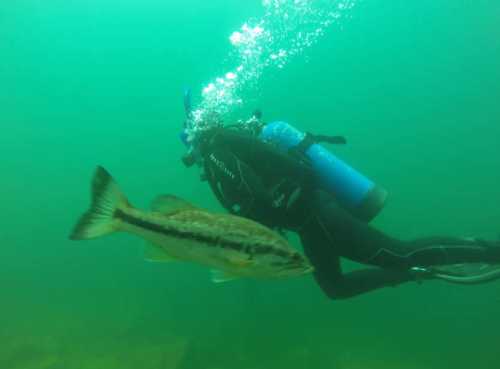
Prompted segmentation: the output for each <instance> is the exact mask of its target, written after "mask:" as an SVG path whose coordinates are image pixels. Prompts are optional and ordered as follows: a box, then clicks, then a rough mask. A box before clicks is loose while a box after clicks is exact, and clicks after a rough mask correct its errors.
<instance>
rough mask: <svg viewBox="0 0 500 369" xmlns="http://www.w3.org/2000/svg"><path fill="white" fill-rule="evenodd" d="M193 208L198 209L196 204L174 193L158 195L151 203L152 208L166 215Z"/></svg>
mask: <svg viewBox="0 0 500 369" xmlns="http://www.w3.org/2000/svg"><path fill="white" fill-rule="evenodd" d="M193 209H196V207H195V206H194V205H192V204H190V203H189V202H187V201H186V200H183V199H181V198H179V197H177V196H174V195H160V196H157V197H156V198H155V199H154V200H153V202H152V203H151V210H153V211H156V212H158V213H162V214H166V215H168V214H174V213H177V212H179V211H184V210H193Z"/></svg>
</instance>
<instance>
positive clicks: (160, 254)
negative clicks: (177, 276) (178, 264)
mask: <svg viewBox="0 0 500 369" xmlns="http://www.w3.org/2000/svg"><path fill="white" fill-rule="evenodd" d="M144 259H145V260H147V261H151V262H156V263H169V262H172V261H176V259H175V258H173V257H172V256H170V255H169V254H167V253H166V252H165V251H163V250H162V249H161V248H160V247H158V246H156V245H154V244H152V243H149V242H148V243H147V244H146V247H145V249H144Z"/></svg>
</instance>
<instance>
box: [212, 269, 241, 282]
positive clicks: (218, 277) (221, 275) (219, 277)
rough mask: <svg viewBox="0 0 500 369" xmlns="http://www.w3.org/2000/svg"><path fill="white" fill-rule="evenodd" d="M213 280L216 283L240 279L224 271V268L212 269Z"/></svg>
mask: <svg viewBox="0 0 500 369" xmlns="http://www.w3.org/2000/svg"><path fill="white" fill-rule="evenodd" d="M211 273H212V282H214V283H224V282H229V281H233V280H235V279H238V277H237V276H234V275H231V274H228V273H226V272H223V271H222V270H218V269H212V270H211Z"/></svg>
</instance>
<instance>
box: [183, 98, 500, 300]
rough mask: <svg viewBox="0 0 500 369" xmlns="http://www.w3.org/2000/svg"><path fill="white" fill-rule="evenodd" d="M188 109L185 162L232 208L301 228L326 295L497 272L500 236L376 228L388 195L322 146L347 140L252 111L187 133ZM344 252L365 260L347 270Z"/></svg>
mask: <svg viewBox="0 0 500 369" xmlns="http://www.w3.org/2000/svg"><path fill="white" fill-rule="evenodd" d="M185 108H186V114H187V116H188V119H187V121H186V123H185V130H184V132H183V133H182V134H181V138H182V139H183V141H184V142H185V143H186V144H187V146H188V148H189V151H188V153H187V154H186V155H185V156H184V157H183V162H184V164H185V165H186V166H188V167H190V166H192V165H194V164H198V165H199V166H200V167H202V179H203V180H206V181H207V182H208V183H209V185H210V187H211V189H212V191H213V193H214V194H215V196H216V198H217V199H218V201H219V202H220V203H221V205H222V206H224V208H226V209H227V210H228V211H229V212H230V213H232V214H235V215H239V216H243V217H247V218H250V219H253V220H255V221H257V222H259V223H261V224H264V225H266V226H268V227H269V228H272V229H275V230H277V231H292V232H295V233H297V234H298V235H299V237H300V240H301V243H302V247H303V249H304V253H305V254H306V256H307V257H308V258H309V260H310V262H311V263H312V265H313V266H314V278H315V280H316V282H317V284H318V285H319V286H320V288H321V289H322V290H323V292H324V293H325V294H326V295H327V296H328V297H330V298H331V299H346V298H350V297H353V296H356V295H360V294H363V293H366V292H370V291H374V290H377V289H380V288H383V287H388V286H397V285H399V284H402V283H405V282H409V281H417V282H418V281H421V280H424V279H438V278H439V279H444V280H446V281H449V282H455V283H464V284H473V283H482V282H486V281H490V280H494V279H497V278H500V268H499V267H498V265H495V264H500V242H497V241H487V240H480V239H464V238H453V237H430V238H422V239H416V240H411V241H404V240H399V239H396V238H393V237H391V236H389V235H387V234H384V233H383V232H381V231H380V230H377V229H375V228H374V227H372V226H371V225H370V224H369V221H370V220H371V219H373V218H374V217H375V216H376V215H377V213H378V212H379V211H380V210H381V209H382V207H383V205H384V201H385V198H386V195H387V193H386V191H385V190H384V189H382V188H381V187H379V186H377V185H375V184H374V183H373V182H372V181H371V180H369V179H368V178H366V177H365V176H363V175H362V174H361V173H359V172H357V171H356V170H354V169H353V168H351V167H350V166H349V165H347V164H346V163H344V162H343V161H341V160H340V159H338V158H336V157H335V156H334V155H333V154H332V153H331V152H330V151H328V150H327V149H325V148H324V147H323V146H322V145H320V143H330V144H345V143H346V141H345V139H344V138H343V137H340V136H317V135H313V134H309V133H308V134H303V133H302V132H300V131H298V130H297V129H295V128H294V127H292V126H290V125H289V124H287V123H285V122H273V123H268V124H264V123H262V121H261V113H260V112H258V111H257V112H255V113H254V115H253V117H252V118H251V119H249V120H248V121H246V122H239V123H238V124H235V125H233V126H227V125H226V126H224V125H223V124H222V122H221V121H220V119H219V117H218V116H217V115H213V116H211V117H210V118H209V121H204V122H203V123H204V124H203V125H202V126H201V125H200V126H198V127H196V129H194V130H193V127H190V124H192V123H190V121H191V109H190V102H189V94H186V96H185ZM193 131H194V133H193ZM186 132H190V134H191V137H190V139H189V140H187V139H186V137H187V133H186ZM341 258H347V259H349V260H352V261H355V262H357V263H361V264H364V265H367V266H368V267H366V268H364V269H360V270H355V271H349V272H345V271H343V270H342V265H341ZM463 263H465V264H463ZM461 264H463V265H461ZM475 265H476V266H477V267H478V268H476V269H474V270H472V272H471V267H473V266H475ZM462 266H466V268H464V267H462Z"/></svg>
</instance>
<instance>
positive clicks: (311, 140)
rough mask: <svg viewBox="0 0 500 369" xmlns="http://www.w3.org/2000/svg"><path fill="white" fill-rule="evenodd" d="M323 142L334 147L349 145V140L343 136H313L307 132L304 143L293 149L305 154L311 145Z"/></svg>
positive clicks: (301, 142)
mask: <svg viewBox="0 0 500 369" xmlns="http://www.w3.org/2000/svg"><path fill="white" fill-rule="evenodd" d="M321 142H325V143H329V144H333V145H344V144H346V143H347V140H346V139H345V138H344V137H343V136H326V135H313V134H312V133H310V132H306V134H305V136H304V138H303V139H302V141H300V142H299V144H298V145H297V146H295V147H293V150H295V151H298V152H300V153H305V152H306V151H307V150H308V149H309V147H311V145H313V144H315V143H321Z"/></svg>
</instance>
